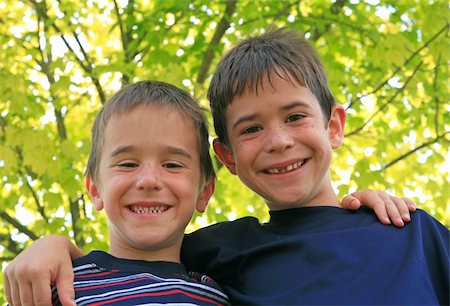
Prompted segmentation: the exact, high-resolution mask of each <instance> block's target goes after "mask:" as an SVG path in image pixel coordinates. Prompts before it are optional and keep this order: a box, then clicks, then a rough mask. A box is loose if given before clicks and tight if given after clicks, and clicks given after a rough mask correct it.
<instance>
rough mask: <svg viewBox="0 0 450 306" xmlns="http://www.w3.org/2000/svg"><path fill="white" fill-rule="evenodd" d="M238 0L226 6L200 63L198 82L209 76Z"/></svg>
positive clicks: (232, 0)
mask: <svg viewBox="0 0 450 306" xmlns="http://www.w3.org/2000/svg"><path fill="white" fill-rule="evenodd" d="M236 3H237V0H228V1H227V6H226V8H225V13H224V14H223V16H222V19H220V21H219V24H218V25H217V28H216V32H215V33H214V36H213V38H212V39H211V41H210V43H209V45H208V48H207V49H206V52H205V55H204V56H203V61H202V64H201V65H200V69H199V71H198V74H197V82H198V83H200V84H203V83H204V82H205V80H206V78H207V76H208V71H209V67H210V66H211V63H212V60H213V58H214V53H215V50H216V48H217V46H218V45H219V43H220V40H221V39H222V36H223V35H224V34H225V31H226V30H227V29H228V28H229V27H230V20H231V16H232V15H233V13H234V11H235V10H236Z"/></svg>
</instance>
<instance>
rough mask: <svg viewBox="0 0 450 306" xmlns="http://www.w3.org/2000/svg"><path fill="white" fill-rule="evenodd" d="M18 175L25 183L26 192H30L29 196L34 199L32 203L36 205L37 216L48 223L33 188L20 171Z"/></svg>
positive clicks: (42, 206)
mask: <svg viewBox="0 0 450 306" xmlns="http://www.w3.org/2000/svg"><path fill="white" fill-rule="evenodd" d="M19 174H20V175H21V176H22V178H23V180H24V181H25V184H26V186H27V188H28V190H29V191H30V192H31V195H32V197H33V199H34V202H35V203H36V207H37V210H38V212H39V214H40V215H41V216H42V218H43V219H44V220H45V221H46V222H47V223H48V218H47V215H46V213H45V209H44V205H41V201H39V198H38V195H37V194H36V192H35V191H34V189H33V187H32V186H31V185H30V183H29V182H28V180H27V177H26V175H24V174H23V173H22V172H21V171H20V170H19Z"/></svg>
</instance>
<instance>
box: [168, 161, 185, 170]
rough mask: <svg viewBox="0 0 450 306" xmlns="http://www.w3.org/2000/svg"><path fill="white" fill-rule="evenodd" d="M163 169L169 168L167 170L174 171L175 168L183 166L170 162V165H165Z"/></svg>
mask: <svg viewBox="0 0 450 306" xmlns="http://www.w3.org/2000/svg"><path fill="white" fill-rule="evenodd" d="M163 167H165V168H169V169H176V168H182V167H183V166H182V165H181V164H179V163H173V162H171V163H165V164H164V165H163Z"/></svg>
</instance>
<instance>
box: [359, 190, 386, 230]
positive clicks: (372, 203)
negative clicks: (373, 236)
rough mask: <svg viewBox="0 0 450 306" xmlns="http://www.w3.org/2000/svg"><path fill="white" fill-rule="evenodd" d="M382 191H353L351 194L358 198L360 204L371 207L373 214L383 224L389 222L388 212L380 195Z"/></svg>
mask: <svg viewBox="0 0 450 306" xmlns="http://www.w3.org/2000/svg"><path fill="white" fill-rule="evenodd" d="M380 194H384V193H383V192H377V191H375V190H370V189H368V190H364V191H355V192H353V193H352V195H353V196H354V197H355V198H356V199H357V200H359V202H360V204H361V205H365V206H366V207H368V208H370V209H372V210H373V211H374V212H375V215H376V216H377V218H378V219H379V220H380V222H381V223H383V224H386V225H388V224H391V220H390V219H389V215H388V212H387V210H386V205H385V200H384V199H383V198H382V197H381V196H380Z"/></svg>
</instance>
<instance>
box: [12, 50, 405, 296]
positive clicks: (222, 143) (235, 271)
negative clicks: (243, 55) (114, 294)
mask: <svg viewBox="0 0 450 306" xmlns="http://www.w3.org/2000/svg"><path fill="white" fill-rule="evenodd" d="M237 48H240V47H239V46H238V47H237ZM268 58H270V57H268ZM258 61H259V59H258V60H257V61H256V64H258ZM243 63H244V64H245V60H244V61H243ZM221 67H222V69H224V68H223V65H222V66H221ZM225 70H227V68H226V67H225ZM222 73H223V72H221V71H220V69H219V71H218V72H217V73H216V74H215V77H214V82H213V84H212V85H211V89H210V93H211V94H210V97H211V98H212V99H214V97H213V94H212V92H213V91H214V87H216V86H217V87H220V82H221V78H222V77H224V76H223V75H222ZM225 74H227V72H225ZM263 74H264V75H265V74H266V73H263ZM239 77H242V76H239ZM252 77H253V76H252ZM262 79H263V75H260V76H258V77H257V81H258V82H257V83H255V84H254V85H255V86H256V88H259V86H260V85H262V83H261V82H262ZM240 81H242V80H241V79H235V80H234V81H232V83H233V84H235V85H233V86H239V82H240ZM253 81H254V79H253ZM214 84H215V85H214ZM243 84H245V83H243ZM250 88H251V89H253V85H252V86H249V89H250ZM260 89H262V88H260ZM266 89H267V87H266ZM241 90H242V92H240V94H239V95H237V96H236V97H234V94H233V95H232V96H230V98H232V99H234V98H236V99H238V98H239V97H240V96H241V95H242V93H243V91H244V89H241ZM228 102H231V100H230V101H228ZM292 102H295V101H292ZM233 104H234V102H233ZM221 105H222V104H221V103H219V104H218V103H217V102H214V100H212V107H213V111H214V116H215V127H216V129H217V133H218V135H219V139H220V140H219V141H216V142H215V150H216V152H217V153H218V155H219V157H220V158H221V159H222V161H224V163H225V165H227V166H228V168H229V169H230V171H231V172H232V173H234V174H238V175H240V177H241V179H242V180H243V182H244V183H246V184H247V185H248V186H249V187H251V188H254V190H255V191H257V192H259V193H260V194H261V195H262V196H263V197H264V198H265V199H266V200H267V201H268V204H269V207H270V208H271V209H283V208H285V207H286V208H288V207H296V206H297V204H299V206H301V205H302V203H296V200H297V198H296V197H297V196H298V193H301V194H302V192H303V191H302V190H304V189H303V188H302V186H300V188H299V185H298V184H297V182H293V183H295V184H292V185H289V186H287V185H285V184H280V185H277V186H276V188H280V192H279V193H277V194H278V195H281V197H282V198H280V199H278V198H274V199H271V194H273V193H274V192H275V191H272V188H274V187H275V186H273V187H272V186H270V185H271V183H270V182H267V184H265V183H264V182H262V181H261V180H260V179H259V178H258V177H257V176H254V177H253V175H252V174H251V173H250V171H247V170H249V169H250V167H253V166H256V165H254V162H253V160H252V158H254V156H255V154H256V153H257V152H256V151H252V148H251V147H249V146H246V145H245V143H242V144H243V146H242V149H246V150H245V151H247V150H248V154H247V153H244V154H243V155H238V154H235V155H234V153H233V152H232V151H231V149H230V148H231V143H228V142H227V140H228V135H227V136H225V137H224V134H223V133H226V131H227V129H226V125H225V129H223V128H221V126H220V125H219V121H218V119H219V117H222V118H225V117H228V110H227V108H228V107H229V105H224V104H223V105H222V106H223V109H221V108H220V106H221ZM258 105H261V104H258ZM230 106H231V105H230ZM289 107H290V106H289ZM234 111H235V112H236V113H237V114H238V113H239V109H238V108H236V109H235V110H234ZM252 116H253V115H252V114H249V116H247V115H245V117H243V118H240V117H239V118H238V120H237V121H236V122H233V123H232V126H233V127H236V126H238V125H239V124H243V123H244V122H246V121H248V120H251V119H252ZM302 116H303V115H302V114H292V116H289V117H286V118H284V119H285V120H286V122H296V121H298V119H301V117H302ZM224 124H225V123H224ZM342 128H343V126H342ZM260 129H261V126H258V125H256V126H250V127H249V128H245V129H242V131H241V132H240V133H238V134H241V135H246V136H244V137H249V138H250V139H251V138H252V137H253V136H252V134H253V133H254V132H259V130H260ZM279 132H280V134H279V135H278V136H280V137H281V138H280V139H283V138H284V136H288V134H286V135H283V133H284V132H285V131H283V130H282V129H280V130H279ZM286 132H287V131H286ZM310 132H313V133H315V131H314V130H313V129H311V131H310ZM319 135H320V134H319ZM310 138H311V137H310ZM322 138H323V137H322ZM322 138H320V139H319V140H322V141H324V140H323V139H322ZM267 141H270V142H273V144H276V143H277V139H276V137H275V138H271V139H267ZM233 144H234V145H235V147H234V148H235V149H236V153H237V151H238V150H240V149H239V148H238V147H237V146H238V145H240V144H241V143H238V142H236V143H233ZM256 144H257V143H256ZM227 148H229V149H230V150H227ZM256 148H258V150H259V149H261V150H263V148H261V146H258V147H255V149H256ZM282 151H283V150H282ZM323 151H326V150H323ZM325 153H327V154H324V157H326V158H327V160H328V159H329V158H330V156H329V154H328V152H327V151H326V152H325ZM233 156H235V157H236V162H233V160H232V159H233ZM311 157H312V156H311ZM311 157H309V156H308V155H305V156H303V157H302V159H301V160H300V159H297V158H298V157H296V159H293V160H283V162H282V163H279V162H276V163H273V164H269V163H270V162H271V161H270V159H269V160H267V161H265V162H264V163H266V165H265V167H268V168H267V169H266V168H261V169H260V170H259V171H263V172H264V174H265V175H269V174H270V175H275V174H276V175H277V176H285V177H288V176H289V175H291V174H289V173H287V172H288V171H292V170H293V169H294V170H295V169H297V168H298V167H300V166H304V164H306V163H307V162H308V163H309V164H310V165H314V164H318V162H319V161H318V160H317V161H314V162H312V159H311ZM237 158H239V159H237ZM261 166H262V165H258V167H261ZM327 167H328V166H327V165H325V166H324V167H318V168H323V169H319V170H321V171H320V173H321V174H323V173H325V172H327V171H328V170H327ZM247 174H248V175H247ZM311 175H312V176H311V178H312V179H314V184H316V183H323V184H324V183H325V179H323V180H322V179H320V180H319V181H320V182H318V174H316V173H314V171H311ZM326 175H328V174H326ZM253 179H255V181H254V184H252V183H251V181H252V180H253ZM307 180H308V179H307V178H306V179H305V181H304V182H306V181H307ZM260 183H263V184H260ZM302 183H303V182H302ZM323 184H319V185H318V186H319V187H320V186H322V185H323ZM265 188H267V190H264V189H265ZM305 190H306V189H305ZM330 192H332V191H330ZM284 197H287V200H288V204H286V206H284V204H283V201H284V200H283V199H284ZM289 199H291V200H289ZM333 199H334V200H337V198H336V196H334V198H333ZM369 200H370V199H369ZM371 200H372V201H373V202H369V204H371V205H372V206H373V207H374V208H378V209H379V208H382V209H381V211H383V209H384V208H385V206H384V203H383V204H382V205H380V203H379V202H377V201H374V199H371ZM289 201H290V202H289ZM278 202H279V203H280V205H279V204H277V203H278ZM338 203H339V201H337V202H336V203H334V202H333V204H335V205H339V204H338ZM326 204H329V203H326ZM326 204H324V205H326ZM397 204H398V205H399V210H400V211H401V212H402V213H404V210H403V208H402V207H403V206H402V205H403V204H404V203H399V202H397ZM405 207H406V206H405ZM394 208H395V206H394ZM406 210H407V209H406ZM389 213H390V215H391V216H395V215H398V211H397V210H395V211H394V210H392V209H390V210H389ZM382 215H383V214H380V216H382ZM407 218H408V217H407ZM247 221H250V222H251V223H253V224H259V223H258V222H257V220H256V219H253V218H243V219H241V220H238V221H236V222H232V223H224V225H223V226H220V227H219V228H220V231H222V230H224V233H227V230H226V229H227V227H230V230H232V231H233V229H234V228H235V225H234V224H242V223H246V222H247ZM400 221H401V219H400ZM396 224H399V223H396ZM258 226H259V225H258ZM216 229H217V227H214V226H213V227H211V228H207V229H205V230H204V231H201V232H199V233H198V235H197V234H192V235H190V236H189V237H188V238H187V240H186V243H185V244H184V245H183V247H184V250H186V253H185V256H186V260H187V261H188V262H189V263H190V264H193V265H197V264H199V265H200V266H201V268H202V269H206V270H207V269H209V268H211V269H213V271H214V273H217V275H218V277H220V278H221V280H222V281H223V282H224V283H225V284H226V285H227V289H228V290H230V292H231V293H232V294H233V298H234V301H233V302H235V303H252V302H256V303H260V304H269V303H272V302H274V301H275V300H274V299H273V298H272V297H270V296H269V297H268V296H267V294H265V293H264V292H259V291H258V292H256V291H255V292H254V293H250V292H246V290H252V289H251V288H249V287H248V286H249V284H248V283H250V284H257V283H259V282H261V281H262V279H260V278H261V275H257V278H255V279H251V277H249V275H245V274H243V273H241V272H242V271H241V270H240V268H239V267H236V266H234V265H232V264H229V263H228V262H227V264H226V265H225V266H223V265H222V266H221V265H220V262H221V261H222V260H225V259H226V258H227V256H228V254H227V252H225V254H222V253H220V254H219V253H216V252H215V251H214V250H211V249H208V250H206V252H209V253H208V254H210V255H212V256H211V257H209V255H208V254H207V253H201V254H200V253H198V252H197V251H196V250H194V249H193V248H196V247H199V248H200V249H203V248H204V247H205V246H202V245H201V244H202V241H204V240H203V239H204V238H206V239H208V238H207V237H204V236H208V232H209V231H211V232H212V234H213V235H214V236H211V237H210V238H211V239H212V240H213V241H212V242H211V241H208V242H207V243H212V244H211V246H212V245H214V246H215V247H217V250H224V249H227V248H228V246H229V247H230V248H229V249H228V251H229V252H230V254H232V255H233V258H235V256H236V257H237V258H239V257H240V256H241V255H242V259H244V260H245V253H242V254H241V255H240V245H241V244H242V245H243V246H244V245H245V243H246V241H249V240H252V239H253V238H252V237H248V236H247V237H246V241H242V239H241V237H242V236H241V234H239V233H238V232H234V233H233V236H232V237H231V236H230V235H228V234H227V235H226V237H220V235H221V234H220V233H218V234H217V233H216ZM239 230H243V231H245V228H239ZM242 234H243V235H246V233H242ZM217 235H218V236H217ZM196 237H198V239H199V240H198V241H197V238H196ZM271 237H272V234H270V233H268V236H267V239H271ZM260 238H261V237H257V236H255V239H254V242H256V243H257V242H258V239H260ZM50 239H57V240H58V241H62V243H63V244H65V245H66V246H67V248H69V249H70V251H71V253H72V256H73V257H75V258H76V257H78V256H80V254H81V253H80V251H79V250H77V249H76V248H75V247H74V246H73V245H72V244H70V243H69V242H68V241H67V240H64V238H61V237H51V238H50ZM214 240H215V241H214ZM230 240H233V241H230ZM222 243H225V244H224V245H222ZM228 243H229V245H228ZM55 245H56V243H54V242H52V241H51V240H49V239H48V238H47V239H44V240H41V241H39V242H37V243H35V244H33V245H32V246H31V247H30V250H27V251H25V252H24V254H21V255H20V256H19V258H18V259H19V261H17V260H16V261H17V263H15V265H14V264H13V265H10V267H9V268H7V270H6V271H5V285H6V286H5V288H8V287H9V288H10V289H8V290H7V293H9V294H11V292H12V294H15V296H18V295H19V292H20V295H21V298H22V301H24V300H25V299H26V300H27V301H36V300H41V301H46V299H45V297H44V294H43V292H45V286H48V285H47V284H48V283H49V282H56V283H57V284H58V288H59V289H61V291H64V292H67V293H68V294H67V295H65V296H68V295H69V294H70V292H71V291H72V290H71V285H70V283H69V281H70V279H71V274H70V273H71V272H69V271H68V269H67V268H66V266H65V265H66V264H65V263H64V262H65V261H66V262H68V261H69V260H68V256H67V255H66V256H64V255H65V253H67V252H66V251H65V252H62V251H64V249H61V248H59V249H58V248H56V246H55ZM192 246H194V247H192ZM42 249H52V250H53V251H52V254H51V257H52V258H54V259H56V260H55V262H53V261H51V259H50V261H49V257H50V254H49V253H46V255H43V256H41V257H39V258H36V259H35V260H34V263H35V264H34V265H33V264H32V265H31V266H28V262H29V261H28V254H31V253H33V254H36V253H38V252H39V250H42ZM278 251H280V254H284V251H283V250H282V249H280V250H275V249H272V250H271V253H272V254H271V256H274V257H277V256H276V253H277V252H278ZM58 252H61V253H58ZM289 252H290V254H288V257H286V258H288V259H286V258H285V257H284V256H282V257H279V256H278V257H277V258H278V259H277V260H280V263H283V262H284V261H285V260H290V259H289V258H292V257H297V258H300V256H302V254H303V250H302V249H301V248H298V247H296V248H293V249H291V251H289ZM273 253H275V254H273ZM55 254H57V255H55ZM191 254H195V255H194V256H192V257H191V256H190V255H191ZM188 255H189V256H188ZM214 255H218V256H224V258H223V259H222V258H218V257H215V256H214ZM304 255H306V254H304ZM196 256H199V257H198V258H199V260H202V261H204V265H202V264H203V263H195V261H196V259H195V257H196ZM41 262H44V264H42V266H44V267H47V266H48V267H49V268H45V269H44V268H38V267H39V264H40V263H41ZM247 263H248V266H247V268H249V269H251V268H253V267H255V268H256V267H260V268H263V267H262V266H261V265H259V262H258V260H257V259H256V261H249V262H245V263H243V264H244V265H247ZM270 264H272V263H270ZM295 264H296V263H295ZM276 266H277V264H275V265H274V266H273V267H272V266H270V265H267V266H265V267H264V268H265V269H267V270H268V271H272V270H274V269H273V268H274V267H276ZM242 268H243V267H242ZM311 268H312V269H313V268H314V267H313V266H312V267H311ZM60 269H61V270H60ZM44 270H45V271H44ZM33 271H34V275H37V278H35V279H34V278H33V277H31V276H30V275H33ZM59 271H61V272H59ZM40 272H44V273H46V274H43V273H40ZM272 272H276V271H272ZM228 277H230V278H232V279H227V278H228ZM265 277H266V276H265ZM317 277H318V278H321V277H322V275H321V274H320V273H319V274H317ZM244 280H245V281H244ZM290 281H291V280H290ZM30 282H31V283H32V285H33V288H39V289H40V290H31V289H30V288H29V287H28V288H27V284H30ZM275 282H279V280H278V279H277V280H275ZM279 283H280V284H284V283H283V282H279ZM297 283H302V277H301V275H296V279H295V281H294V282H293V283H291V284H289V285H286V284H284V285H285V286H283V288H279V287H277V290H279V296H280V299H278V300H277V302H278V303H279V304H286V303H289V302H290V301H292V295H293V296H294V297H297V299H298V302H300V301H301V300H300V299H299V298H300V296H299V294H300V293H301V292H295V291H292V288H291V286H292V285H295V284H297ZM235 285H236V286H235ZM241 285H242V286H243V287H242V292H243V295H245V296H249V297H250V298H242V297H241V293H239V291H240V289H239V288H238V287H237V286H241ZM250 286H251V285H250ZM294 290H295V289H294ZM32 291H33V293H31V292H32ZM289 292H291V293H290V294H291V296H290V297H288V298H289V299H288V298H286V296H287V294H288V293H289ZM11 299H12V298H10V300H11ZM17 299H19V297H17ZM294 300H295V299H294Z"/></svg>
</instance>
